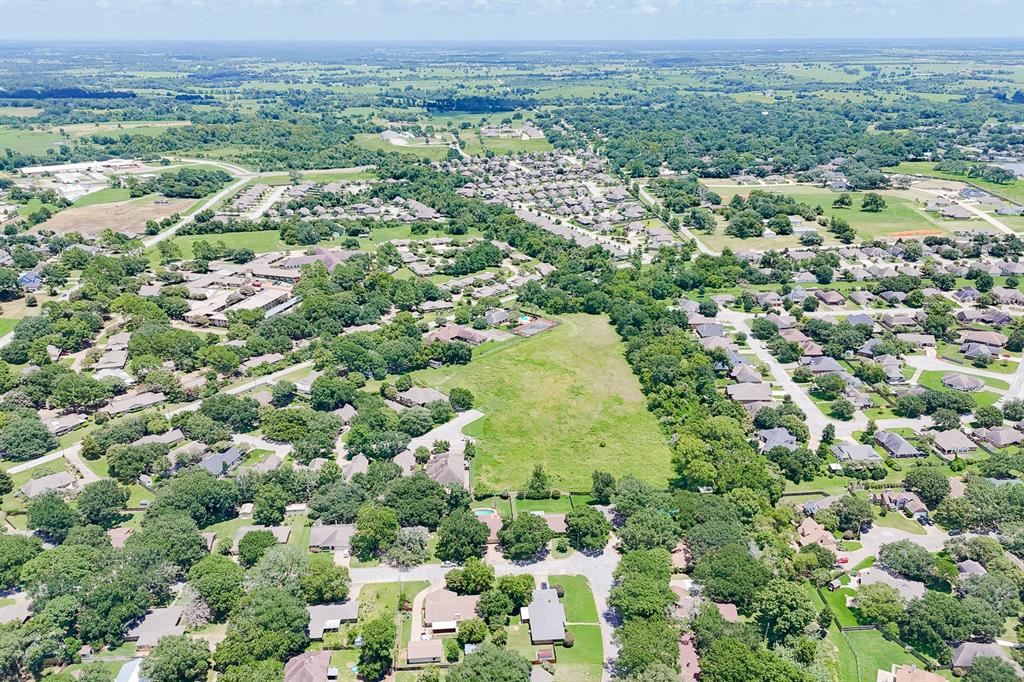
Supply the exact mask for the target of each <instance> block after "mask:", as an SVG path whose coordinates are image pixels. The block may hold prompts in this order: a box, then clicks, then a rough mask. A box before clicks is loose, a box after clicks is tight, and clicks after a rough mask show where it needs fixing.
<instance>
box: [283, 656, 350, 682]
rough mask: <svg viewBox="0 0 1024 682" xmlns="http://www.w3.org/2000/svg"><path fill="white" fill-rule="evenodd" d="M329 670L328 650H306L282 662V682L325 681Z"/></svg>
mask: <svg viewBox="0 0 1024 682" xmlns="http://www.w3.org/2000/svg"><path fill="white" fill-rule="evenodd" d="M330 671H331V652H330V651H307V652H306V653H304V654H299V655H298V656H292V657H291V658H290V659H288V662H287V663H285V664H284V682H327V681H328V679H331V678H329V677H328V674H329V673H330ZM334 679H337V674H335V676H334Z"/></svg>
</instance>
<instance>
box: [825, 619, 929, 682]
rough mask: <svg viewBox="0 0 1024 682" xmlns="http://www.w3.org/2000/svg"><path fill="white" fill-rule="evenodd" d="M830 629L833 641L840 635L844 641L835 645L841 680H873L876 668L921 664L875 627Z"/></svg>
mask: <svg viewBox="0 0 1024 682" xmlns="http://www.w3.org/2000/svg"><path fill="white" fill-rule="evenodd" d="M830 633H831V634H832V635H833V640H834V641H837V640H839V639H843V640H844V642H843V643H844V644H845V645H848V646H838V649H839V669H840V679H841V680H843V681H844V682H875V679H876V678H877V676H878V671H879V670H885V671H889V670H891V669H892V666H893V665H914V664H916V665H918V666H920V665H921V661H919V660H918V659H916V658H914V657H913V656H911V655H910V654H908V653H907V652H906V651H904V650H903V648H902V647H900V645H899V644H896V643H895V642H890V641H889V640H887V639H885V638H884V637H882V633H880V632H878V631H877V630H861V631H857V632H847V633H839V632H838V630H836V629H835V626H832V628H830ZM837 643H838V642H837ZM858 670H859V671H860V675H859V676H858V675H857V671H858Z"/></svg>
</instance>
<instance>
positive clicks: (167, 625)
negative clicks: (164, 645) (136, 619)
mask: <svg viewBox="0 0 1024 682" xmlns="http://www.w3.org/2000/svg"><path fill="white" fill-rule="evenodd" d="M183 612H184V609H183V608H182V607H180V606H168V607H166V608H162V609H153V610H152V611H150V612H149V613H147V614H146V617H145V618H143V619H142V621H141V622H140V623H138V624H136V625H135V626H134V627H132V628H131V629H129V630H128V634H126V635H125V637H124V638H125V639H126V640H127V641H129V642H135V646H136V648H137V649H138V650H140V651H144V650H148V649H152V648H153V647H154V646H156V643H157V642H158V641H160V638H161V637H165V636H167V635H181V634H184V633H185V626H184V625H179V624H178V621H179V620H181V614H182V613H183Z"/></svg>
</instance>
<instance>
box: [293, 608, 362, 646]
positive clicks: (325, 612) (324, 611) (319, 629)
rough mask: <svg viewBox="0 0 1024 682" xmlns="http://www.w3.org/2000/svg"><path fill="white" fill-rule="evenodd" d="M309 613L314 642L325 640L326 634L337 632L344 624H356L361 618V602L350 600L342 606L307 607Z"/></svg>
mask: <svg viewBox="0 0 1024 682" xmlns="http://www.w3.org/2000/svg"><path fill="white" fill-rule="evenodd" d="M306 612H307V613H309V625H308V626H307V627H308V632H309V638H310V639H312V640H321V639H323V638H324V632H337V631H338V630H340V629H341V624H342V623H354V622H356V620H357V619H358V618H359V600H358V599H349V600H348V601H346V602H343V603H341V604H316V605H310V606H307V607H306Z"/></svg>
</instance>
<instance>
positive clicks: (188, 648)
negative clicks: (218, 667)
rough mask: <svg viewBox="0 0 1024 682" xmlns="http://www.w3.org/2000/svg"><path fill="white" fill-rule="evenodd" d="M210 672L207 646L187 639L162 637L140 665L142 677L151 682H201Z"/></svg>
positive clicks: (182, 636) (178, 636) (182, 637)
mask: <svg viewBox="0 0 1024 682" xmlns="http://www.w3.org/2000/svg"><path fill="white" fill-rule="evenodd" d="M209 668H210V650H209V648H208V645H207V644H206V642H205V641H202V640H199V641H196V640H193V639H192V638H191V637H188V636H186V635H165V636H164V637H161V638H160V640H159V641H158V642H157V643H156V646H155V647H153V650H152V651H150V652H149V656H147V657H146V658H145V659H143V662H142V674H143V675H145V677H146V679H147V680H152V682H200V680H205V679H206V673H207V671H208V670H209Z"/></svg>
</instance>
